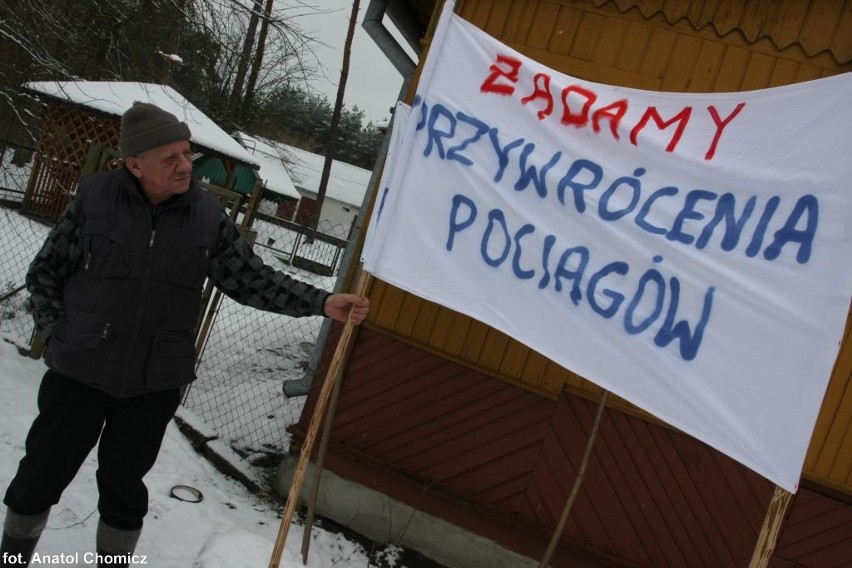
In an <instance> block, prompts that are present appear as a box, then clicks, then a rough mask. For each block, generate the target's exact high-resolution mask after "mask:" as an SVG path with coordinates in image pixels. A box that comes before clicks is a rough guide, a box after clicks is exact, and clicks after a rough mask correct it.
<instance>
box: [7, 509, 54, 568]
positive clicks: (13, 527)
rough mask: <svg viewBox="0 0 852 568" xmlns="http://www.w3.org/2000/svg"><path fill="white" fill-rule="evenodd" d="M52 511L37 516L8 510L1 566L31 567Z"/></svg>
mask: <svg viewBox="0 0 852 568" xmlns="http://www.w3.org/2000/svg"><path fill="white" fill-rule="evenodd" d="M48 515H50V509H48V510H46V511H43V512H41V513H36V514H35V515H21V514H18V513H16V512H15V511H13V510H11V509H7V510H6V520H5V521H4V523H3V541H2V542H0V566H29V565H30V561H31V560H32V558H33V553H34V552H35V547H36V544H38V539H39V538H41V533H42V531H43V530H44V527H45V525H47V518H48Z"/></svg>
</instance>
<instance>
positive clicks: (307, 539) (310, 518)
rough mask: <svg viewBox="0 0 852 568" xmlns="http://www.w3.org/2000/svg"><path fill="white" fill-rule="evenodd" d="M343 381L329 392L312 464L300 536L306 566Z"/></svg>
mask: <svg viewBox="0 0 852 568" xmlns="http://www.w3.org/2000/svg"><path fill="white" fill-rule="evenodd" d="M342 383H343V381H340V380H338V381H334V390H332V392H331V401H330V402H329V405H328V411H327V412H326V417H325V424H324V425H323V429H322V437H321V438H320V445H319V449H318V450H317V458H316V460H315V462H314V484H313V487H311V495H310V497H309V498H308V510H307V512H306V513H305V530H304V533H303V534H302V564H304V565H305V566H307V565H308V552H309V551H310V549H311V529H312V528H313V524H314V514H315V510H316V506H317V496H318V495H319V487H320V482H321V479H322V468H323V464H324V463H325V453H326V451H327V449H328V439H329V437H330V436H331V422H332V420H334V413H335V412H337V399H338V398H339V397H340V385H341V384H342Z"/></svg>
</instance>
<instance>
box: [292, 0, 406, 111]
mask: <svg viewBox="0 0 852 568" xmlns="http://www.w3.org/2000/svg"><path fill="white" fill-rule="evenodd" d="M369 4H370V0H361V2H360V7H359V11H358V24H357V25H356V27H355V38H354V40H353V44H352V54H351V58H350V64H349V78H348V80H347V82H346V91H345V95H344V99H343V102H344V104H345V105H346V106H347V108H352V107H354V106H356V105H357V106H358V108H359V109H361V110H363V111H364V113H365V114H366V121H372V122H374V123H376V122H380V121H386V120H389V119H390V111H389V109H390V108H391V107H392V106H394V104H395V103H396V100H397V98H398V96H399V89H400V87H401V86H402V77H401V76H400V74H399V72H397V70H396V69H394V67H393V65H391V63H390V62H389V61H388V59H387V58H386V57H385V55H384V54H383V53H382V52H381V51H380V50H379V48H378V47H377V46H376V44H375V43H374V42H373V40H372V39H371V38H370V36H368V35H367V32H366V31H365V30H364V28H363V27H361V22H362V21H363V19H364V13H365V12H366V11H367V6H369ZM315 5H316V6H317V7H318V8H321V9H322V10H323V12H324V13H322V14H314V15H305V16H300V17H299V19H298V25H299V27H301V28H302V29H303V30H304V31H305V32H307V33H309V34H310V35H313V36H314V37H316V38H317V39H319V40H321V41H323V42H324V43H326V44H328V46H329V47H319V48H317V50H316V51H317V55H318V57H319V58H320V60H321V61H322V64H323V65H324V66H325V68H326V75H327V76H328V78H327V79H324V80H317V81H315V82H314V83H313V86H314V88H316V89H317V90H318V91H320V92H321V93H323V94H324V95H325V96H326V97H327V98H328V100H329V102H330V103H331V104H332V105H333V104H334V101H335V99H336V97H337V84H338V82H339V81H340V71H341V68H342V66H343V44H344V43H345V41H346V31H347V28H348V25H349V15H350V13H351V12H352V0H321V1H318V2H316V4H315ZM385 25H386V26H388V28H389V29H391V28H392V24H390V22H389V20H388V18H385ZM412 58H413V56H412Z"/></svg>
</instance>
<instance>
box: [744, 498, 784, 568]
mask: <svg viewBox="0 0 852 568" xmlns="http://www.w3.org/2000/svg"><path fill="white" fill-rule="evenodd" d="M792 502H793V494H792V493H790V492H789V491H786V490H784V489H781V488H780V487H778V486H777V485H776V486H775V491H774V492H773V493H772V499H770V501H769V507H768V508H767V510H766V516H765V517H764V518H763V526H762V527H761V528H760V533H759V534H758V535H757V543H756V544H755V545H754V553H753V554H752V556H751V562H749V564H748V568H766V567H767V566H769V561H770V560H771V559H772V554H773V553H774V552H775V547H776V546H777V544H778V536H779V535H780V533H781V525H782V524H783V523H784V519H785V518H786V517H787V511H788V510H789V509H790V505H791V504H792Z"/></svg>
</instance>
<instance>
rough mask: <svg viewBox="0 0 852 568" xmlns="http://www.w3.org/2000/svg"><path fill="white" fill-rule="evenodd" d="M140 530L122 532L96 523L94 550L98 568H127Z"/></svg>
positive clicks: (104, 524)
mask: <svg viewBox="0 0 852 568" xmlns="http://www.w3.org/2000/svg"><path fill="white" fill-rule="evenodd" d="M141 533H142V529H141V528H140V529H136V530H122V529H117V528H115V527H112V526H110V525H108V524H106V523H105V522H104V520H103V519H101V520H100V521H98V531H97V536H96V543H95V544H96V549H97V552H98V568H127V567H128V566H130V559H131V558H132V556H133V551H134V550H135V549H136V542H137V541H138V540H139V535H140V534H141Z"/></svg>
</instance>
